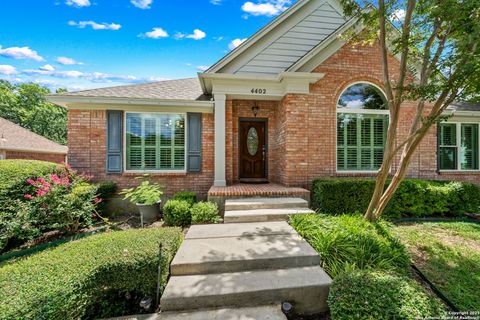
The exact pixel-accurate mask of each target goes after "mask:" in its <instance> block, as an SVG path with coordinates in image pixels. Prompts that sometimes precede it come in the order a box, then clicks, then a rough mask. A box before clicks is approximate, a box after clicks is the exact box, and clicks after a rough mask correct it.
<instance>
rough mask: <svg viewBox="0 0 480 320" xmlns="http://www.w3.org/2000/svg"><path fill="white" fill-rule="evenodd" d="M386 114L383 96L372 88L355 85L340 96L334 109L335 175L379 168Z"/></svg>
mask: <svg viewBox="0 0 480 320" xmlns="http://www.w3.org/2000/svg"><path fill="white" fill-rule="evenodd" d="M388 114H389V113H388V109H387V103H386V99H385V96H384V95H383V93H382V91H381V90H380V89H379V88H377V87H376V86H374V85H372V84H369V83H356V84H353V85H352V86H350V87H348V88H347V89H346V90H345V91H344V92H343V94H342V95H341V96H340V99H339V101H338V105H337V170H338V171H374V170H378V169H379V168H380V166H381V164H382V161H383V152H384V146H385V140H386V136H387V129H388V123H389V115H388Z"/></svg>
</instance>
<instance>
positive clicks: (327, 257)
mask: <svg viewBox="0 0 480 320" xmlns="http://www.w3.org/2000/svg"><path fill="white" fill-rule="evenodd" d="M290 224H291V225H292V226H293V228H294V229H295V230H296V231H297V232H298V233H299V234H300V235H301V236H302V237H303V238H305V239H306V240H307V241H308V242H309V243H310V245H312V247H313V248H314V249H315V250H316V251H317V252H318V253H319V254H320V257H321V259H322V267H323V268H324V269H325V271H326V272H327V273H328V274H329V275H330V276H331V277H333V278H335V277H336V276H337V275H339V274H341V273H343V272H346V271H347V272H349V271H353V270H385V271H395V272H400V273H404V274H405V273H408V267H409V258H408V254H407V252H406V250H405V247H404V246H403V245H402V244H401V243H400V242H399V241H398V240H397V239H396V238H394V237H392V236H390V234H389V231H388V228H387V226H386V224H385V223H384V222H378V223H370V222H368V221H366V220H365V219H363V217H362V216H360V215H342V216H329V215H320V214H318V215H295V216H292V217H291V219H290Z"/></svg>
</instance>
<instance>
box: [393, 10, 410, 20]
mask: <svg viewBox="0 0 480 320" xmlns="http://www.w3.org/2000/svg"><path fill="white" fill-rule="evenodd" d="M406 14H407V12H406V11H405V10H403V9H397V10H395V11H394V12H393V14H392V20H395V21H398V22H403V20H405V15H406Z"/></svg>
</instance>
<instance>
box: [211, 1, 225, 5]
mask: <svg viewBox="0 0 480 320" xmlns="http://www.w3.org/2000/svg"><path fill="white" fill-rule="evenodd" d="M222 1H223V0H210V3H211V4H213V5H216V6H218V5H221V4H222Z"/></svg>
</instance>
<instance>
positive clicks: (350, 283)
mask: <svg viewBox="0 0 480 320" xmlns="http://www.w3.org/2000/svg"><path fill="white" fill-rule="evenodd" d="M290 224H291V225H292V227H293V228H294V229H295V230H296V231H297V232H298V233H299V234H300V235H301V236H302V237H303V238H305V239H306V240H307V241H308V242H309V243H310V245H311V246H312V247H313V248H314V249H315V250H316V251H317V252H318V253H319V255H320V259H321V266H322V268H323V269H324V270H325V271H326V272H327V273H328V274H329V275H330V276H331V277H332V278H333V284H332V288H331V290H330V294H329V300H328V302H329V307H330V310H331V316H332V319H334V320H338V319H342V320H343V319H372V320H373V319H412V318H415V317H416V316H418V317H420V318H427V317H434V316H441V315H443V314H445V312H446V309H445V306H444V305H443V304H442V303H441V302H440V301H439V300H438V299H437V298H436V297H435V296H434V295H433V294H432V293H431V292H429V291H427V290H426V289H425V288H424V287H422V286H421V285H420V284H419V283H417V282H416V280H414V279H413V278H412V273H411V269H410V258H409V255H408V252H407V250H406V248H405V246H404V245H403V244H402V243H401V242H400V241H399V240H398V239H397V238H396V237H395V236H393V235H392V234H391V232H390V229H389V228H390V224H389V223H387V222H385V221H381V220H380V221H377V222H369V221H367V220H365V219H364V218H363V217H362V215H361V214H356V215H340V216H332V215H323V214H316V215H295V216H292V217H291V218H290Z"/></svg>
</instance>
